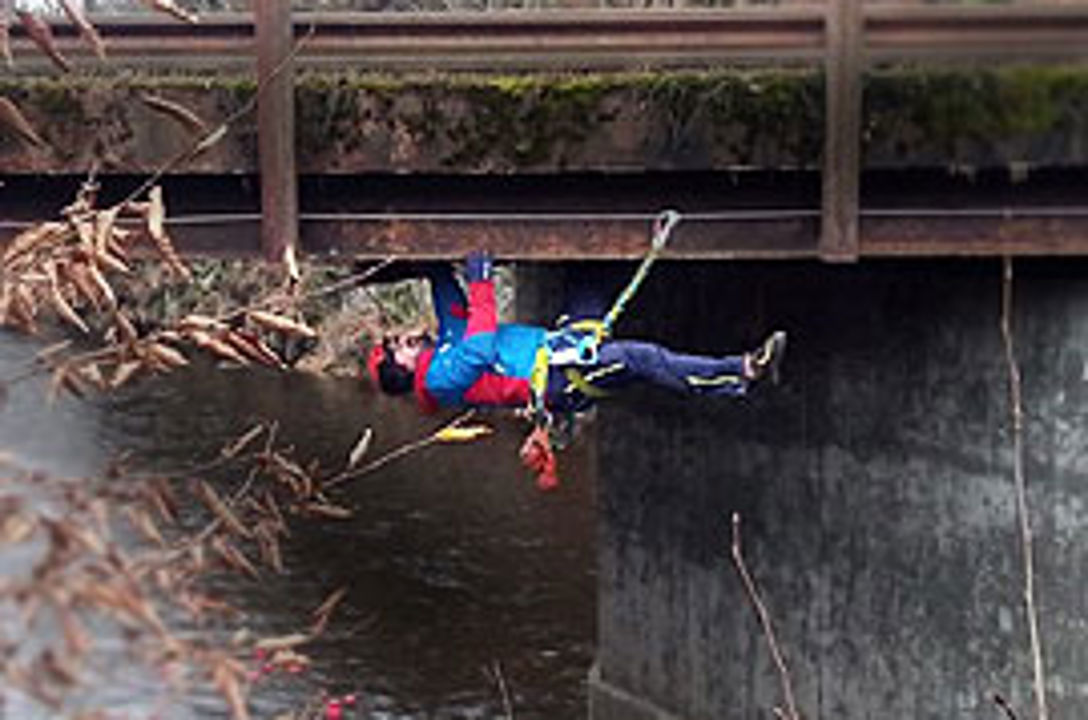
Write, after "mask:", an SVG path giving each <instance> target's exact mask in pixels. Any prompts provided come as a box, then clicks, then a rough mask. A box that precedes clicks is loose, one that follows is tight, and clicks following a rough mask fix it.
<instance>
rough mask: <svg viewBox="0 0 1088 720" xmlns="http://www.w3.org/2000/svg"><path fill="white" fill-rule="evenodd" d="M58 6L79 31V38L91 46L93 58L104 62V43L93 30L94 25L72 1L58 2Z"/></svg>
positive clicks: (61, 0)
mask: <svg viewBox="0 0 1088 720" xmlns="http://www.w3.org/2000/svg"><path fill="white" fill-rule="evenodd" d="M60 6H61V8H62V9H63V10H64V14H65V15H67V16H68V19H69V20H71V21H72V24H73V25H75V26H76V28H77V29H78V30H79V34H80V36H81V37H82V38H83V39H84V40H85V41H86V42H87V44H88V45H90V46H91V50H93V51H94V54H95V56H96V57H98V59H99V60H105V59H106V43H105V42H103V41H102V36H101V35H99V34H98V30H96V29H95V27H94V25H92V24H91V23H90V22H89V21H88V20H87V16H86V15H84V14H83V11H82V9H80V7H79V6H77V5H76V4H75V3H74V2H72V0H60Z"/></svg>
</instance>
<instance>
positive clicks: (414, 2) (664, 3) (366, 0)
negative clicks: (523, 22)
mask: <svg viewBox="0 0 1088 720" xmlns="http://www.w3.org/2000/svg"><path fill="white" fill-rule="evenodd" d="M253 1H254V0H193V1H191V2H183V3H181V4H182V5H183V6H184V7H186V8H188V9H191V10H193V11H195V12H199V13H204V14H215V13H224V12H251V11H252V9H253ZM828 1H829V0H294V1H293V2H292V3H291V9H292V10H293V11H294V12H321V13H341V12H343V13H355V12H366V13H375V12H397V13H434V12H503V11H509V10H532V11H544V12H563V11H567V10H630V11H632V12H638V11H643V10H660V9H676V10H680V9H685V8H690V9H708V8H713V9H721V10H729V9H737V10H746V9H769V8H775V7H783V8H790V7H798V6H813V5H817V6H818V5H825V4H827V2H828ZM1078 1H1080V2H1083V0H1072V1H1071V2H1067V4H1076V3H1077V2H1078ZM863 3H864V4H866V5H901V6H902V5H918V6H957V7H970V6H994V5H1019V6H1030V5H1043V4H1050V3H1049V2H1048V0H863ZM23 4H24V5H28V6H31V7H35V6H37V8H40V9H41V10H43V11H46V12H57V13H59V12H60V11H59V9H57V8H56V7H55V6H54V5H53V4H52V3H50V2H48V1H47V0H38V1H37V3H35V2H34V0H24V2H23ZM83 5H84V7H85V9H86V11H87V12H89V13H91V14H92V15H108V14H119V13H124V14H128V13H139V12H150V11H149V10H148V8H147V5H146V4H144V3H143V2H140V1H139V0H84V2H83ZM37 8H36V9H37Z"/></svg>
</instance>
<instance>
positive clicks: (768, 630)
mask: <svg viewBox="0 0 1088 720" xmlns="http://www.w3.org/2000/svg"><path fill="white" fill-rule="evenodd" d="M732 555H733V564H734V565H735V566H736V568H737V573H738V574H739V575H740V578H741V580H742V581H743V582H744V589H745V591H746V592H747V593H748V599H749V600H750V601H751V603H752V607H753V608H755V611H756V615H758V616H759V624H760V625H762V626H763V635H764V637H766V638H767V646H768V648H770V651H771V658H772V659H773V660H774V664H775V667H777V668H778V676H779V678H780V679H781V681H782V695H783V697H784V698H785V702H786V709H785V710H782V709H781V708H777V707H776V708H775V709H774V712H775V715H776V716H781V717H784V718H785V719H786V720H801V716H800V715H799V714H798V712H797V704H796V703H795V702H794V699H793V683H792V681H791V680H790V671H789V668H787V667H786V661H785V659H784V658H783V657H782V651H781V650H780V649H779V647H778V640H777V639H776V638H775V634H774V626H773V625H772V623H771V616H770V613H768V612H767V606H766V604H764V602H763V600H762V598H761V597H760V593H759V589H758V588H757V587H756V583H755V581H754V580H753V579H752V575H751V573H749V572H748V566H747V565H746V564H745V562H744V555H742V554H741V549H740V513H733V545H732Z"/></svg>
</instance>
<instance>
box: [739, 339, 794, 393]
mask: <svg viewBox="0 0 1088 720" xmlns="http://www.w3.org/2000/svg"><path fill="white" fill-rule="evenodd" d="M785 354H786V332H785V331H784V330H776V331H774V332H773V333H771V334H770V335H769V336H768V337H767V339H766V340H764V341H763V344H762V345H760V346H759V348H758V349H757V350H755V351H753V352H750V353H748V356H747V360H748V363H747V365H748V377H749V378H750V379H752V380H761V379H763V378H764V377H767V376H768V375H769V376H770V378H771V382H772V383H774V384H775V385H777V384H778V366H779V365H780V364H781V363H782V357H783V355H785Z"/></svg>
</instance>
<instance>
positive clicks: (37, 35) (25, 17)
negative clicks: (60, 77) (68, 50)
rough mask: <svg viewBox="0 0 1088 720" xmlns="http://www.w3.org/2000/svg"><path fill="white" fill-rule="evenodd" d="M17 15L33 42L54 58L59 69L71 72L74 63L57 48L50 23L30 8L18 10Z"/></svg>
mask: <svg viewBox="0 0 1088 720" xmlns="http://www.w3.org/2000/svg"><path fill="white" fill-rule="evenodd" d="M15 15H16V17H18V18H19V22H20V23H22V26H23V28H24V29H25V30H26V34H27V37H29V38H30V41H31V42H33V43H34V44H35V45H36V46H37V47H38V49H39V50H40V51H41V52H42V53H43V54H44V55H45V56H46V57H48V58H49V59H50V60H52V61H53V64H54V65H56V66H57V68H58V69H59V70H61V71H62V72H69V71H70V70H71V69H72V64H71V63H70V62H68V60H67V58H65V57H64V56H63V55H61V54H60V51H59V50H58V49H57V41H56V38H55V37H54V36H53V29H52V28H51V27H49V23H47V22H45V21H44V20H42V19H41V18H40V17H38V16H37V15H35V14H34V13H32V12H30V11H29V10H16V11H15Z"/></svg>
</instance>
